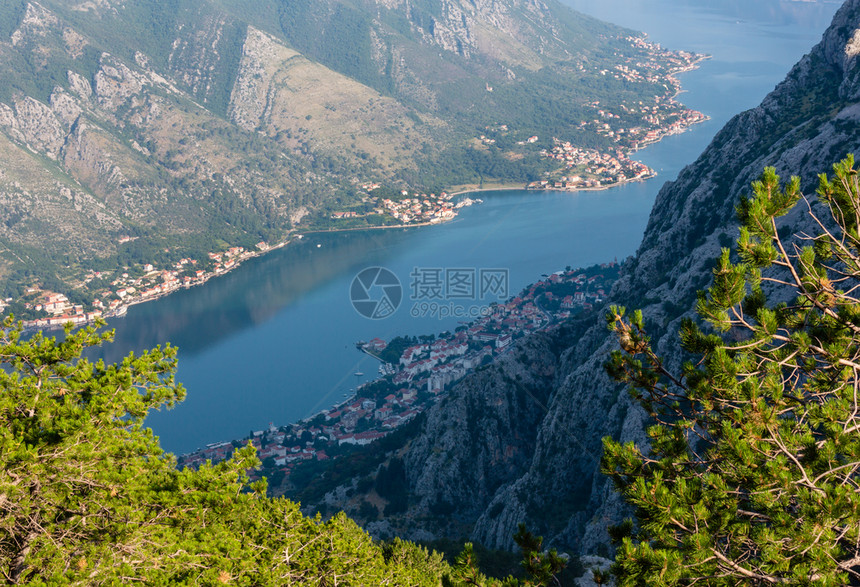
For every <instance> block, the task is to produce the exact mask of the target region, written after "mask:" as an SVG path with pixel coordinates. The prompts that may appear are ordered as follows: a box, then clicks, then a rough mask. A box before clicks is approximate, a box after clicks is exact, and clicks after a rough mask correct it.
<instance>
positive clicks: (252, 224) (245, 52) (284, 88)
mask: <svg viewBox="0 0 860 587" xmlns="http://www.w3.org/2000/svg"><path fill="white" fill-rule="evenodd" d="M632 34H633V33H631V32H630V31H626V30H624V29H620V28H618V27H614V26H612V25H608V24H605V23H600V22H598V21H596V20H594V19H591V18H589V17H585V16H583V15H579V14H576V13H574V12H572V11H570V10H569V9H566V8H564V7H562V6H561V5H560V4H558V3H557V2H556V1H554V0H551V1H547V2H542V1H532V0H528V1H524V0H480V1H476V2H469V1H466V0H439V1H437V0H403V1H400V0H379V1H375V0H374V1H371V0H321V1H314V2H311V1H309V0H266V1H264V2H255V3H252V4H249V3H246V2H239V1H238V0H206V1H203V2H192V1H191V0H168V1H157V0H139V1H135V2H120V1H117V0H95V1H78V0H39V1H35V0H34V1H26V0H15V1H11V2H7V3H5V4H3V5H2V6H0V155H2V161H3V163H0V201H2V203H3V207H2V209H0V290H3V291H0V293H4V295H16V294H21V292H22V291H23V289H24V288H25V287H26V286H29V285H32V284H33V283H38V284H40V285H41V286H42V287H43V288H46V289H51V288H54V289H57V290H61V291H68V289H69V288H72V289H74V288H75V287H77V286H78V285H79V279H80V277H81V275H82V274H83V273H84V271H85V270H88V269H89V270H100V269H104V267H102V266H100V265H99V262H100V261H99V259H102V260H104V259H105V258H107V259H113V261H110V263H108V265H110V266H116V268H120V267H123V266H129V265H133V264H139V263H147V262H150V261H154V260H156V259H159V258H164V259H165V260H166V261H171V262H174V261H176V260H178V259H179V258H181V257H183V256H193V257H195V258H205V254H206V252H207V251H211V250H218V249H219V248H220V249H223V248H224V247H225V246H227V245H240V246H244V247H246V248H251V247H253V245H254V243H257V242H259V241H261V240H263V241H270V242H276V241H280V240H282V239H283V238H284V237H285V236H286V235H287V234H289V232H290V231H291V230H293V229H294V228H295V227H296V226H297V225H298V223H299V222H300V221H301V219H302V218H305V217H306V216H307V215H308V214H313V213H317V212H319V211H320V210H323V209H326V207H330V206H338V205H346V204H350V203H354V202H357V201H360V200H361V198H362V197H363V196H364V195H366V194H363V193H362V192H361V190H360V189H358V186H360V185H361V184H362V183H363V182H368V181H376V182H383V183H386V184H390V185H392V186H395V187H417V188H422V189H423V188H427V189H428V191H429V188H436V189H439V188H440V187H445V186H451V185H459V184H464V183H469V182H474V183H478V182H479V181H482V180H484V179H487V180H498V181H515V182H519V183H523V184H524V183H525V182H526V181H531V180H533V179H536V178H538V177H539V175H540V173H541V172H542V170H543V169H545V167H546V162H545V161H544V160H542V159H541V157H540V156H539V155H538V154H537V152H535V153H534V154H532V155H528V156H525V157H524V156H522V155H521V154H516V153H514V152H512V151H511V150H510V148H509V146H510V145H514V144H515V143H514V141H516V140H517V139H518V138H520V137H522V138H526V137H529V136H532V135H538V134H540V135H541V137H542V141H544V142H545V144H547V145H548V144H551V139H552V137H555V136H558V137H562V138H564V139H565V140H572V141H574V143H576V144H578V145H579V146H584V147H589V146H592V147H594V146H599V147H602V148H606V149H610V148H614V145H615V139H614V138H613V137H612V136H610V135H608V134H607V133H603V134H600V133H597V132H595V130H594V129H593V128H584V126H583V125H582V124H581V122H582V121H584V120H588V119H591V118H594V117H595V114H594V113H595V111H596V106H595V104H601V105H604V104H605V105H606V107H607V108H609V107H613V108H614V109H615V110H616V111H620V110H621V109H620V106H619V105H620V104H623V103H625V101H626V102H633V101H636V100H641V99H643V98H647V99H648V100H651V101H653V100H654V99H655V98H659V97H662V96H665V95H666V93H667V92H670V91H671V87H670V84H669V82H668V81H667V78H666V76H665V74H661V75H654V76H651V77H649V78H648V79H645V78H642V79H641V80H639V81H631V80H629V79H623V76H620V75H618V74H617V71H616V73H615V74H611V72H612V71H615V70H614V69H613V67H614V65H615V64H618V63H621V62H633V61H635V60H636V59H638V58H639V57H640V56H642V55H645V54H646V53H647V50H645V49H643V48H642V47H640V46H638V45H637V44H636V43H634V42H632V41H631V39H632V37H630V35H632ZM625 60H626V61H625ZM607 74H610V75H607ZM629 117H630V120H631V122H630V124H631V125H633V124H637V123H638V122H639V121H641V120H644V119H645V118H647V116H645V115H643V114H637V115H636V116H634V115H629ZM637 117H638V118H637ZM489 125H496V126H499V125H502V126H504V128H506V129H508V128H509V129H510V130H509V132H508V135H509V136H508V137H507V139H506V140H507V141H508V143H509V145H508V146H504V147H503V146H501V144H499V145H494V146H493V147H492V148H491V147H488V146H487V145H484V144H481V143H480V141H478V139H477V138H476V137H477V135H479V134H480V133H482V132H485V131H484V130H483V129H485V128H487V127H488V126H489ZM506 132H507V131H506ZM506 149H507V150H506ZM123 237H130V238H123ZM120 240H122V241H123V243H125V244H123V243H120V242H119V241H120ZM165 251H166V252H165ZM10 288H11V289H10ZM63 288H65V289H63Z"/></svg>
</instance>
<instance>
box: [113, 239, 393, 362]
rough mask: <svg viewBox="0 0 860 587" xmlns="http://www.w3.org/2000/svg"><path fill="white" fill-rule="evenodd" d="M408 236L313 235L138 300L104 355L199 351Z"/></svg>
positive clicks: (377, 257) (377, 258)
mask: <svg viewBox="0 0 860 587" xmlns="http://www.w3.org/2000/svg"><path fill="white" fill-rule="evenodd" d="M405 237H407V235H406V234H405V231H403V230H377V231H367V232H349V233H336V234H323V235H310V236H308V237H306V238H304V239H303V240H301V241H297V242H295V243H293V244H290V245H289V246H287V247H285V248H284V249H281V250H278V251H274V252H272V253H269V254H267V255H264V256H262V257H258V258H255V259H251V260H249V261H247V262H245V263H244V264H243V265H242V266H241V267H239V268H238V269H236V270H234V271H232V272H230V273H228V274H227V275H223V276H221V277H216V278H214V279H211V280H209V281H208V282H207V283H206V284H205V285H203V286H198V287H193V288H191V289H188V290H182V291H179V292H176V293H174V294H171V295H169V296H166V297H164V298H161V299H159V300H156V301H153V302H148V303H145V304H139V305H137V306H133V307H132V308H130V309H129V311H128V314H127V315H126V316H125V317H124V318H118V319H115V320H112V321H111V322H110V323H109V326H110V327H111V328H115V329H116V342H115V344H113V345H108V346H107V347H105V348H104V349H102V352H101V353H100V356H102V357H104V358H105V360H109V361H116V360H119V359H121V358H122V356H124V355H125V354H127V353H128V352H129V350H135V351H140V350H142V349H145V348H150V347H153V346H155V345H157V344H163V343H164V342H165V341H170V342H171V344H173V345H175V346H178V347H179V348H180V349H181V351H182V355H183V356H193V355H194V354H197V353H199V352H201V351H203V350H204V349H206V348H207V347H209V346H210V345H213V344H216V343H217V342H219V341H221V340H223V339H225V338H227V337H228V336H231V335H232V334H235V333H237V332H239V331H241V330H244V329H246V328H248V327H251V326H254V325H257V324H260V323H262V322H265V321H266V320H268V319H269V318H271V317H272V316H273V315H274V314H276V313H278V312H279V311H280V310H281V309H282V308H284V307H285V306H287V305H288V304H290V303H292V302H294V301H295V300H297V299H299V298H301V297H303V296H305V295H307V294H308V293H310V292H311V291H313V290H314V289H315V288H318V287H320V286H323V285H324V284H326V283H327V282H328V281H329V280H330V279H332V278H334V277H335V276H337V275H340V274H342V273H343V272H345V271H347V272H348V271H349V270H350V269H352V268H354V269H355V270H358V269H359V268H361V267H366V266H367V265H368V264H373V263H377V262H382V261H383V260H384V259H385V258H387V257H388V255H389V252H390V251H392V250H394V249H395V248H396V246H397V244H398V243H400V242H401V241H402V240H403V239H404V238H405ZM317 245H321V246H319V247H317Z"/></svg>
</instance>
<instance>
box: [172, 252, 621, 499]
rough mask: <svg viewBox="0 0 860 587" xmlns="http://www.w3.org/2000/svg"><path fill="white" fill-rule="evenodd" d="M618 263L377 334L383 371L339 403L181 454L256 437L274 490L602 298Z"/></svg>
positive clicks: (202, 456)
mask: <svg viewBox="0 0 860 587" xmlns="http://www.w3.org/2000/svg"><path fill="white" fill-rule="evenodd" d="M618 270H619V268H618V265H617V264H616V263H614V262H613V263H606V264H602V265H596V266H594V267H591V268H588V269H570V268H568V269H566V270H564V271H559V272H557V273H554V274H552V275H549V276H546V277H545V278H544V279H542V280H541V281H538V282H536V283H534V284H531V285H529V286H527V287H526V288H525V289H523V290H522V291H521V292H520V293H519V294H518V295H516V296H513V297H511V298H510V299H508V300H507V301H505V302H503V303H494V304H491V305H490V306H489V308H488V311H487V312H486V313H485V315H483V316H482V317H481V318H478V319H477V320H474V321H472V322H471V323H468V324H463V325H461V326H459V327H458V328H457V329H456V330H455V331H454V332H446V333H443V334H441V335H438V336H421V337H396V338H394V339H392V340H389V341H385V340H382V339H380V338H373V339H371V340H369V341H360V342H358V343H356V347H357V349H358V350H359V351H361V352H364V353H367V354H368V355H371V356H373V357H374V358H376V359H377V360H378V361H379V377H378V378H377V379H376V380H374V381H371V382H369V383H364V384H362V385H360V386H358V387H357V388H356V389H355V390H354V391H353V392H352V393H350V394H349V396H348V398H347V399H346V400H345V401H343V402H341V403H339V404H338V405H335V406H332V407H331V408H329V409H327V410H325V411H323V412H321V413H319V414H315V415H314V416H312V417H309V418H306V419H305V420H302V421H300V422H297V423H294V424H289V425H285V426H275V425H274V424H270V425H269V426H268V427H266V428H264V429H261V430H256V431H252V432H251V433H250V434H249V436H247V437H246V438H243V439H237V440H233V441H225V442H216V443H212V444H209V445H207V446H205V447H203V448H200V449H198V450H196V451H194V452H192V453H189V454H185V455H182V456H180V457H179V458H178V462H179V465H180V466H199V465H201V464H202V463H205V462H207V461H211V462H218V461H221V460H224V459H227V458H229V457H230V455H231V454H232V453H233V451H234V450H235V449H236V448H238V447H240V446H244V445H247V444H248V443H251V444H252V445H253V446H254V447H256V449H257V453H258V456H259V458H260V459H261V460H262V462H263V466H262V468H261V469H260V470H257V471H254V472H252V475H253V476H255V477H257V478H259V477H261V476H266V477H267V478H268V479H269V482H270V485H271V486H272V488H273V490H274V491H277V487H279V486H281V485H282V484H283V483H285V482H288V481H289V477H290V474H291V473H292V472H293V471H294V470H295V469H296V467H299V466H301V465H302V464H303V463H315V462H320V461H328V460H331V459H337V458H339V457H340V456H342V455H344V454H347V453H348V452H349V451H350V450H351V449H352V448H353V447H355V446H363V445H368V444H371V443H373V442H375V441H378V440H380V439H382V438H384V437H385V436H387V435H388V434H390V433H392V432H394V431H395V430H397V429H398V428H400V427H402V426H404V425H405V424H407V423H409V422H411V421H412V420H414V419H415V418H416V417H417V416H418V415H419V414H421V413H422V412H423V411H424V410H426V409H427V408H428V407H430V406H431V405H433V404H434V403H435V402H438V401H439V400H440V399H441V398H443V397H444V396H445V394H446V393H447V392H448V391H449V390H450V389H451V387H452V386H453V385H454V384H455V383H456V382H458V381H459V380H461V379H462V378H463V377H465V376H466V375H467V374H468V373H470V372H472V371H474V370H475V369H477V368H480V367H481V366H482V365H485V364H487V363H489V362H491V361H492V360H493V358H495V357H497V356H499V355H501V354H504V353H506V352H509V351H510V349H511V348H512V347H513V345H514V343H515V341H516V340H517V339H519V338H522V337H524V336H526V335H527V334H528V333H531V332H536V331H540V330H545V329H548V328H552V327H553V326H554V325H556V324H558V323H559V322H560V321H563V320H565V319H567V318H569V317H571V316H573V315H576V314H578V313H581V312H587V311H590V310H592V309H594V307H596V306H597V305H598V304H600V303H601V302H602V301H603V300H604V299H605V296H606V293H607V292H608V291H609V288H610V286H611V284H612V283H613V282H614V281H615V279H616V278H617V276H618Z"/></svg>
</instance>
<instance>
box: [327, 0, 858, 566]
mask: <svg viewBox="0 0 860 587" xmlns="http://www.w3.org/2000/svg"><path fill="white" fill-rule="evenodd" d="M858 38H860V0H849V1H848V2H846V3H845V5H844V6H843V7H842V8H841V9H840V10H839V12H838V13H837V14H836V16H835V18H834V21H833V24H832V26H831V27H830V28H829V29H828V30H827V32H826V33H825V34H824V36H823V38H822V41H821V43H820V44H819V45H817V46H816V47H815V48H814V49H813V50H812V51H811V52H810V53H809V54H808V55H807V56H806V57H804V58H803V59H802V60H801V61H800V62H799V63H798V64H797V65H796V66H795V67H794V68H793V69H792V71H791V72H790V73H789V74H788V76H787V78H786V79H785V81H784V82H782V83H781V84H779V86H777V88H776V89H775V90H774V91H773V92H772V93H771V94H770V95H769V96H768V97H767V98H766V99H765V100H764V101H763V102H762V104H761V105H760V106H759V107H757V108H754V109H752V110H750V111H747V112H744V113H742V114H740V115H738V116H737V117H735V118H734V119H733V120H731V121H730V122H729V123H728V124H727V125H726V127H725V128H724V129H723V130H722V131H721V132H720V133H719V134H718V135H717V136H716V137H715V139H714V141H713V142H712V144H711V145H710V146H709V147H708V148H707V149H706V150H705V152H704V153H703V154H702V155H701V156H700V157H699V159H698V160H697V161H696V162H695V163H693V164H692V165H690V166H688V167H687V168H686V169H684V170H683V171H682V172H681V173H680V174H679V177H678V179H677V180H676V181H674V182H670V183H667V184H666V185H665V186H664V187H663V189H662V190H661V191H660V193H659V195H658V197H657V200H656V203H655V206H654V209H653V211H652V214H651V218H650V220H649V223H648V227H647V230H646V233H645V236H644V238H643V241H642V245H641V246H640V248H639V250H638V251H637V254H636V256H635V257H634V258H633V259H632V260H630V261H628V262H627V263H626V264H625V266H624V270H623V273H622V277H621V279H620V280H619V281H618V282H617V283H616V285H615V286H614V288H613V291H612V292H611V295H610V301H609V303H611V304H618V305H624V306H627V307H628V308H631V309H633V308H642V309H643V310H644V314H645V317H646V324H647V326H648V331H649V334H650V335H651V336H652V339H653V340H654V342H655V345H654V346H655V349H657V350H658V352H659V353H661V354H662V355H663V356H664V357H667V358H668V361H669V366H670V367H672V366H674V367H677V366H678V365H679V364H680V363H681V361H682V359H683V357H682V356H680V354H679V351H678V348H679V347H678V339H677V335H676V332H677V330H678V326H679V322H680V319H681V317H682V316H690V315H692V313H691V311H690V309H691V308H692V307H693V305H694V301H695V293H696V291H697V290H699V289H701V288H703V287H705V286H706V285H708V284H709V283H710V280H711V272H710V271H711V268H712V267H713V260H714V259H715V258H716V257H717V256H718V254H719V250H720V247H721V246H727V245H728V244H730V243H731V242H732V240H733V238H734V237H735V236H736V231H737V229H736V222H735V219H734V207H735V205H736V203H737V202H738V200H739V198H740V197H741V195H742V194H744V193H746V192H747V191H748V189H749V184H750V182H751V181H753V180H754V179H755V178H757V177H758V175H759V174H760V173H761V171H762V169H763V168H764V167H765V166H768V165H772V166H775V167H776V168H777V171H778V173H780V174H782V175H783V176H784V177H788V176H789V175H795V174H796V175H800V176H801V177H802V178H803V179H804V190H805V191H806V193H811V192H812V191H813V188H812V186H814V185H815V181H816V176H817V173H819V172H821V171H824V170H827V169H829V166H830V164H832V163H833V162H835V161H836V160H838V159H839V158H841V157H843V156H844V155H845V153H848V152H856V151H857V150H858V149H860V132H858V131H857V129H858V124H857V123H858V121H860V104H858V99H860V78H858V74H860V61H858V59H857V55H858V52H860V50H858V46H860V45H858V43H857V39H858ZM803 227H804V225H803V220H802V218H801V217H800V215H799V214H792V215H789V216H788V217H787V218H786V219H784V227H781V230H786V231H789V232H799V231H801V230H803ZM537 345H540V347H542V348H543V349H544V350H543V351H542V353H541V355H540V357H539V360H536V358H535V357H534V356H533V355H531V354H530V352H529V349H531V348H534V347H536V346H537ZM612 348H615V343H614V340H613V339H612V337H611V336H610V335H609V333H608V332H607V329H606V327H605V324H604V321H603V319H602V316H601V314H600V312H597V313H595V314H593V315H592V316H590V317H585V318H582V319H579V320H576V321H571V322H569V323H567V324H565V325H564V326H562V327H560V328H559V329H557V330H556V331H554V332H551V333H549V334H541V335H537V336H533V337H531V338H529V339H526V340H525V341H523V342H521V343H520V344H519V345H518V346H517V347H515V348H514V350H512V351H511V353H510V354H509V355H508V356H507V357H506V358H505V360H503V361H502V362H500V363H499V364H496V365H493V366H490V367H489V368H487V369H485V370H481V371H478V372H476V373H474V374H473V375H472V376H470V377H468V378H466V379H465V380H464V381H463V382H462V383H460V384H459V385H458V386H456V388H455V389H454V390H453V391H452V392H451V393H450V395H449V397H448V398H447V399H446V401H445V402H443V403H440V404H439V405H438V406H435V407H434V408H432V409H431V410H429V412H428V414H427V419H426V421H425V423H424V424H423V426H422V428H421V430H420V432H419V433H418V434H417V435H416V436H415V437H414V438H413V439H412V440H410V441H409V443H408V444H406V445H405V446H404V447H402V448H401V449H400V450H399V451H397V456H398V457H399V458H401V459H402V460H403V462H404V463H405V464H406V465H407V468H406V478H407V482H408V486H409V490H410V494H409V504H410V505H409V509H408V511H407V512H406V513H405V514H402V515H400V516H393V517H391V518H389V519H388V520H387V521H386V522H385V526H384V527H379V526H374V525H372V524H371V525H370V526H369V527H370V528H372V529H374V530H375V531H377V532H379V533H385V532H390V531H394V532H403V533H405V534H407V535H409V534H411V535H413V536H415V537H416V538H422V537H427V535H428V532H429V533H432V534H435V535H446V534H447V535H450V536H459V535H461V534H462V533H463V532H467V533H470V534H471V537H472V538H473V539H475V540H477V541H479V542H481V543H484V544H486V545H489V546H494V547H507V548H509V547H511V546H512V544H511V541H510V539H509V536H510V533H511V531H512V530H514V529H515V528H516V525H517V523H519V522H525V523H526V524H527V525H528V526H529V527H533V528H535V529H537V530H539V532H540V533H542V534H543V535H544V536H546V537H548V539H550V542H551V543H552V544H554V545H555V546H559V547H563V548H571V549H575V550H578V551H580V552H605V549H606V544H607V542H608V536H607V534H606V526H607V525H608V524H611V523H617V522H618V521H620V519H621V518H622V517H623V515H624V513H625V510H624V508H623V507H622V505H621V503H620V500H619V499H618V497H617V496H616V495H615V494H614V493H613V492H612V489H611V487H610V486H609V484H608V483H607V481H606V479H605V478H604V477H602V476H601V475H600V473H599V459H600V456H601V452H602V448H601V438H602V437H604V436H606V435H611V436H613V437H614V438H616V439H622V440H635V441H637V442H644V433H643V430H644V425H645V422H646V418H645V415H644V413H643V412H642V410H641V409H640V408H639V407H638V405H636V404H634V402H633V401H632V400H631V399H630V398H629V396H628V395H627V393H626V391H625V390H624V389H623V387H621V386H618V385H617V384H615V383H614V382H612V381H610V380H609V378H608V377H607V376H606V375H605V373H604V370H603V368H602V364H603V363H604V361H605V360H606V358H607V355H608V353H609V351H610V350H611V349H612ZM532 365H535V368H532ZM506 373H507V374H508V375H507V376H505V374H506ZM517 373H518V374H519V376H520V377H519V378H517V377H515V376H513V374H517ZM538 374H540V376H541V377H544V378H545V377H547V374H551V375H550V376H549V378H548V379H543V382H544V383H543V385H542V386H540V387H539V388H534V387H532V388H527V387H524V386H523V384H522V382H523V381H529V380H531V379H534V378H536V377H538ZM486 389H491V390H492V391H491V393H490V394H489V395H488V394H487V393H486V391H485V390H486ZM520 405H529V406H531V408H532V409H538V410H540V412H541V413H540V415H539V422H535V421H534V420H533V418H534V417H535V416H534V415H533V414H532V416H530V418H532V419H531V420H530V419H525V418H523V419H522V420H519V421H521V422H522V423H523V425H524V427H525V429H526V430H530V431H528V432H527V431H526V430H517V429H514V431H513V432H511V428H510V427H500V426H499V425H498V423H497V422H498V420H499V414H500V413H501V414H503V415H504V414H507V413H509V412H511V411H512V410H513V409H514V407H515V406H520ZM446 414H469V415H470V416H469V417H466V418H464V419H461V423H465V424H466V425H467V426H466V429H465V430H464V429H462V427H457V426H450V425H448V426H446V425H443V424H442V423H444V421H445V419H446ZM514 420H515V421H517V420H518V417H517V418H515V419H514ZM532 426H534V428H532ZM505 445H512V446H513V447H514V448H515V450H512V451H507V452H506V451H499V450H497V447H499V446H505ZM524 463H525V464H524ZM488 471H492V472H493V475H492V476H490V475H488V474H487V472H488ZM490 481H491V482H490ZM338 495H341V496H342V495H343V494H342V493H340V494H339V493H337V492H335V493H332V494H330V495H329V496H328V498H327V499H328V503H329V505H330V506H331V505H335V506H340V505H343V504H344V503H347V502H345V501H344V500H342V499H341V500H338V499H336V496H338ZM356 495H357V494H353V499H358V498H357V497H355V496H356ZM439 496H444V498H445V501H446V502H447V503H449V504H451V505H452V506H453V507H452V508H451V509H450V514H449V515H446V516H434V515H433V510H432V508H431V506H432V505H433V504H434V503H435V500H438V499H439ZM417 520H421V522H420V523H419V522H417Z"/></svg>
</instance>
